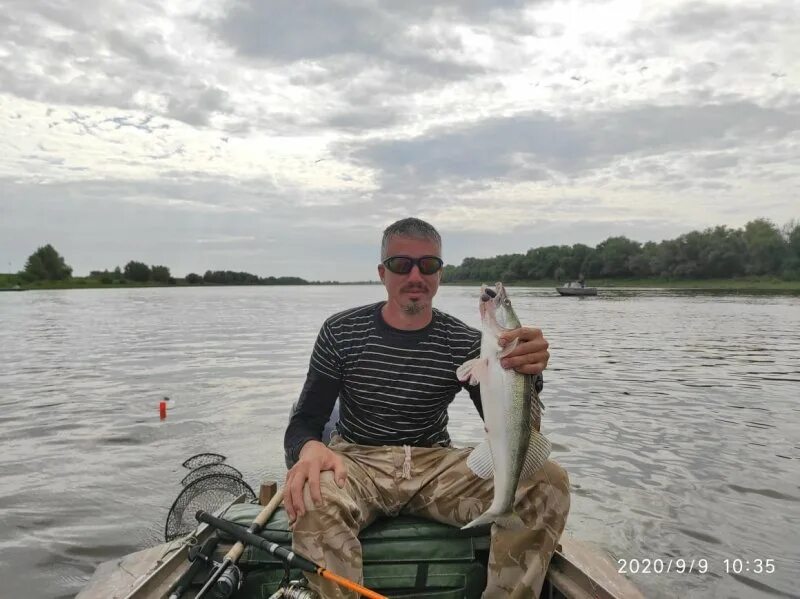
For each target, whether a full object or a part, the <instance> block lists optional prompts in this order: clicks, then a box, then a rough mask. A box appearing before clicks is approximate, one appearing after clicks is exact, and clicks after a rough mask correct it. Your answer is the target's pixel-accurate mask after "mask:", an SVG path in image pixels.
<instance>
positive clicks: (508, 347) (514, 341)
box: [497, 337, 519, 358]
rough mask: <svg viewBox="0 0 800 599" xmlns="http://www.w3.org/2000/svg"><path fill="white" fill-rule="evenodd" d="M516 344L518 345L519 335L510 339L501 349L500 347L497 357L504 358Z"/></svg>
mask: <svg viewBox="0 0 800 599" xmlns="http://www.w3.org/2000/svg"><path fill="white" fill-rule="evenodd" d="M518 345H519V337H516V338H514V339H512V340H511V343H509V344H508V345H506V346H505V347H504V348H503V349H501V350H500V351H499V352H498V353H497V357H498V358H505V357H506V356H507V355H508V354H510V353H511V352H512V351H514V350H515V349H516V347H517V346H518Z"/></svg>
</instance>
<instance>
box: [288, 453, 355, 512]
mask: <svg viewBox="0 0 800 599" xmlns="http://www.w3.org/2000/svg"><path fill="white" fill-rule="evenodd" d="M325 470H333V476H334V479H335V480H336V484H337V485H339V486H340V487H344V483H345V481H346V480H347V468H346V467H345V465H344V460H342V456H340V455H339V454H337V453H335V452H333V451H331V450H330V449H328V447H327V446H326V445H325V444H324V443H322V442H320V441H307V442H306V444H305V445H303V448H302V449H301V450H300V459H299V460H297V463H296V464H295V465H294V466H292V469H291V470H289V472H287V473H286V484H285V485H284V491H283V493H284V495H283V507H284V508H286V514H287V515H288V516H289V523H290V524H291V523H294V521H295V520H296V519H297V517H298V516H302V515H304V514H305V513H306V504H305V501H304V500H303V488H304V487H305V485H306V482H308V490H309V492H310V493H311V500H312V501H313V502H314V505H320V504H321V503H322V492H321V491H320V487H319V475H320V472H324V471H325Z"/></svg>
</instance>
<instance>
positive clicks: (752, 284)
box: [0, 275, 800, 292]
mask: <svg viewBox="0 0 800 599" xmlns="http://www.w3.org/2000/svg"><path fill="white" fill-rule="evenodd" d="M3 276H4V275H0V281H2V277H3ZM494 282H495V281H454V282H447V281H444V282H442V285H444V286H453V287H457V286H462V287H463V286H468V287H473V286H479V285H481V283H487V284H493V283H494ZM3 283H5V285H0V290H4V291H6V290H11V289H12V288H13V287H14V285H13V284H9V283H11V281H8V280H7V279H6V281H3ZM563 283H564V282H563V281H561V282H559V281H524V280H523V281H508V283H507V285H508V286H509V287H540V288H548V287H549V288H554V287H558V286H560V285H562V284H563ZM380 284H381V283H380V281H322V282H316V281H310V282H308V283H304V284H270V285H259V284H245V285H223V284H214V283H202V284H188V283H186V282H185V281H184V280H183V279H178V280H177V281H176V282H175V283H172V284H169V283H150V282H149V283H136V282H127V283H120V282H113V283H103V282H102V281H100V280H99V279H93V278H89V277H75V278H73V279H70V280H69V281H40V282H37V283H33V284H29V285H20V288H21V290H37V289H41V290H45V289H49V290H52V289H126V288H145V287H194V288H200V287H290V286H294V287H319V286H348V285H350V286H352V285H380ZM586 284H587V286H591V287H597V288H600V289H613V288H621V287H636V288H648V287H649V288H659V289H686V290H689V289H699V290H709V291H713V290H719V291H796V292H800V281H784V280H781V279H778V278H774V277H747V278H739V279H685V280H684V279H681V280H669V279H595V280H591V281H587V283H586Z"/></svg>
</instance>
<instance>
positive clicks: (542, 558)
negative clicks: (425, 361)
mask: <svg viewBox="0 0 800 599" xmlns="http://www.w3.org/2000/svg"><path fill="white" fill-rule="evenodd" d="M330 447H331V449H333V450H334V451H336V452H337V453H339V454H340V455H342V456H343V457H344V461H345V464H346V465H347V483H346V484H345V486H344V488H341V489H340V488H339V487H338V486H337V485H336V483H335V482H334V480H333V473H332V472H323V473H322V477H321V487H322V499H323V501H322V505H320V506H315V505H314V503H313V502H312V501H311V497H310V495H309V492H308V486H306V489H305V504H306V514H305V515H304V516H302V517H300V518H298V520H297V522H296V523H295V525H294V529H293V530H294V533H293V547H294V549H295V550H296V551H297V552H298V553H301V554H304V555H306V556H307V557H309V558H310V559H312V560H313V561H315V562H317V563H318V564H320V565H322V566H324V567H326V568H329V569H330V570H331V571H333V572H335V573H337V574H340V575H342V576H345V577H347V578H350V579H351V580H355V581H358V582H363V577H362V570H361V543H360V542H359V540H358V533H359V532H360V531H361V530H362V529H364V528H366V527H367V526H369V525H370V524H371V523H372V522H374V521H375V520H376V519H377V518H378V517H380V516H383V515H387V516H396V515H398V514H413V515H416V516H423V517H426V518H430V519H432V520H436V521H438V522H443V523H446V524H451V525H453V526H462V525H464V524H466V523H467V522H469V521H470V520H472V519H474V518H475V517H477V516H478V515H479V514H481V513H483V512H484V511H485V510H486V509H487V508H488V507H489V505H490V504H491V502H492V496H493V484H492V480H484V479H481V478H478V477H477V476H475V475H474V474H473V473H472V471H471V470H470V469H469V467H468V466H467V463H466V461H467V456H468V455H469V453H470V451H471V449H470V448H465V449H452V448H441V447H434V448H426V447H407V446H406V447H402V446H401V447H390V446H382V447H370V446H365V445H355V444H351V443H346V442H344V441H343V440H342V439H341V438H338V437H334V439H333V441H332V442H331V444H330ZM515 511H516V512H517V513H518V514H519V515H520V517H521V518H522V520H523V522H524V523H525V528H522V529H520V530H509V529H503V528H500V527H497V526H493V527H492V540H491V549H490V554H489V573H488V582H487V585H486V591H485V592H484V595H483V596H484V598H486V599H494V598H495V597H498V598H499V597H513V598H519V599H522V598H525V599H529V598H531V597H538V595H539V593H540V592H541V589H542V584H543V583H544V577H545V573H546V572H547V566H548V564H549V563H550V558H551V556H552V555H553V552H554V551H555V547H556V544H557V543H558V539H559V537H560V536H561V532H562V531H563V530H564V524H565V523H566V519H567V513H568V512H569V479H568V477H567V473H566V472H565V471H564V469H563V468H561V467H560V466H559V465H558V464H556V463H555V462H553V461H549V460H548V461H547V462H546V463H545V465H544V466H543V467H542V468H541V469H540V470H539V471H538V472H537V473H536V474H535V475H534V476H533V477H531V478H529V479H526V480H524V481H522V482H521V483H520V485H519V488H518V489H517V494H516V500H515ZM309 581H310V582H311V583H312V586H313V587H314V588H315V589H317V590H318V591H319V592H320V595H321V596H322V597H324V598H326V599H328V598H333V599H339V598H345V597H346V598H347V599H351V598H352V599H355V597H356V596H357V595H356V594H355V593H348V592H345V591H343V590H342V589H341V588H340V587H339V586H338V585H336V584H335V583H332V582H329V581H327V580H320V579H319V577H317V576H315V575H309Z"/></svg>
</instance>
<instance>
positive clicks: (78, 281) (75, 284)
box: [0, 273, 378, 289]
mask: <svg viewBox="0 0 800 599" xmlns="http://www.w3.org/2000/svg"><path fill="white" fill-rule="evenodd" d="M369 284H378V282H377V281H359V282H345V283H340V282H338V281H325V282H318V281H309V282H308V283H307V285H369ZM17 285H19V286H20V287H21V288H22V289H120V288H122V289H126V288H134V287H276V286H281V285H284V283H272V284H265V285H254V284H247V285H223V284H218V283H196V284H189V283H187V282H186V280H185V279H175V282H174V283H156V282H153V281H148V282H146V283H137V282H136V281H126V280H124V279H123V280H116V281H111V282H108V283H104V282H103V281H101V280H100V279H95V278H93V277H72V278H71V279H69V280H65V281H35V282H33V283H25V282H23V281H22V279H20V278H19V277H18V276H17V275H15V274H3V273H0V289H8V288H13V287H15V286H17Z"/></svg>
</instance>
